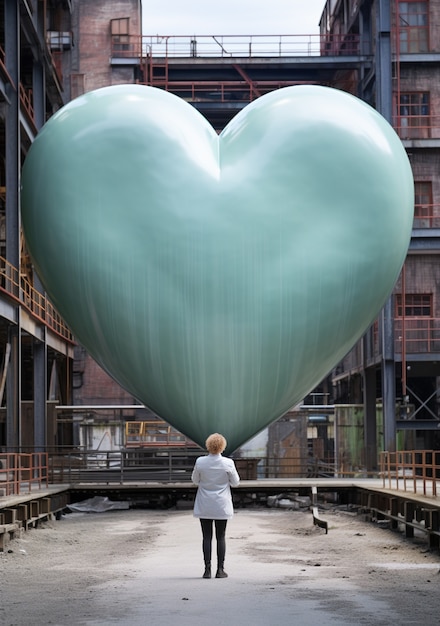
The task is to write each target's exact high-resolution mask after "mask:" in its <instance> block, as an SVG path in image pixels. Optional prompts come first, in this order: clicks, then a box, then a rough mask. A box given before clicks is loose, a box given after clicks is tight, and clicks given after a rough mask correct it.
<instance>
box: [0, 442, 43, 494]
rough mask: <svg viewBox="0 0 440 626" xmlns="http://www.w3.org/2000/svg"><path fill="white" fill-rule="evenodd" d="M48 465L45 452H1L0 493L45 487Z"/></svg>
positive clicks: (16, 492)
mask: <svg viewBox="0 0 440 626" xmlns="http://www.w3.org/2000/svg"><path fill="white" fill-rule="evenodd" d="M48 467H49V466H48V454H47V453H46V452H30V453H23V452H20V453H14V452H1V453H0V494H1V493H2V492H3V495H4V496H11V495H19V494H23V493H31V492H32V491H33V490H34V489H43V488H44V487H47V486H48V484H49V472H48Z"/></svg>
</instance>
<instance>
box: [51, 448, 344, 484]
mask: <svg viewBox="0 0 440 626" xmlns="http://www.w3.org/2000/svg"><path fill="white" fill-rule="evenodd" d="M203 454H204V452H203V451H202V450H201V449H200V448H199V447H192V448H190V447H187V448H182V447H179V446H173V447H171V446H153V447H150V448H142V449H140V448H136V449H135V448H124V449H121V450H107V451H104V450H87V451H81V450H75V451H71V452H64V453H59V454H53V455H50V457H49V480H50V482H51V483H55V484H62V483H68V484H71V485H77V484H87V483H89V484H90V483H104V484H122V483H130V482H137V483H139V482H190V480H191V474H192V470H193V468H194V463H195V460H196V458H197V457H198V456H201V455H203ZM235 463H236V465H237V469H238V471H239V474H240V476H241V478H242V480H257V479H278V478H317V477H321V478H322V477H328V478H330V477H332V476H335V475H336V473H335V465H334V464H333V463H331V462H328V463H327V462H324V461H319V460H317V459H310V458H309V457H306V456H304V457H298V458H294V459H286V458H275V457H259V458H237V459H235ZM338 475H339V476H341V474H338ZM347 476H350V477H352V476H353V473H349V474H347Z"/></svg>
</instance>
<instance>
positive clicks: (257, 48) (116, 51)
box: [112, 34, 361, 58]
mask: <svg viewBox="0 0 440 626" xmlns="http://www.w3.org/2000/svg"><path fill="white" fill-rule="evenodd" d="M360 49H361V41H360V37H359V35H353V34H348V35H335V34H327V35H197V36H196V35H194V36H190V35H144V36H137V35H114V36H113V37H112V57H113V58H133V57H143V58H147V57H173V58H176V57H180V58H188V57H203V58H233V57H236V58H243V57H247V58H249V57H255V58H256V57H295V56H298V57H310V56H345V55H348V56H353V55H359V53H360Z"/></svg>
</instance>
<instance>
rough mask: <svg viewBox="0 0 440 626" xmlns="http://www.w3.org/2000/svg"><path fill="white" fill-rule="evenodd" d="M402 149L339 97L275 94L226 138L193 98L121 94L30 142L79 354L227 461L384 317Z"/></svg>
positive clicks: (44, 223) (107, 92) (405, 190)
mask: <svg viewBox="0 0 440 626" xmlns="http://www.w3.org/2000/svg"><path fill="white" fill-rule="evenodd" d="M412 218H413V180H412V175H411V169H410V165H409V162H408V159H407V156H406V153H405V151H404V149H403V147H402V145H401V142H400V140H399V139H398V137H397V135H396V134H395V133H394V131H393V130H392V128H391V127H390V126H389V124H388V123H387V122H386V121H385V120H384V119H383V118H382V117H381V116H380V115H379V114H378V113H377V112H376V111H375V110H374V109H372V108H371V107H369V106H368V105H366V104H364V103H363V102H361V101H360V100H358V99H357V98H354V97H353V96H350V95H348V94H346V93H343V92H340V91H337V90H333V89H330V88H325V87H317V86H300V87H289V88H285V89H280V90H278V91H275V92H272V93H270V94H268V95H265V96H263V97H261V98H259V99H258V100H256V101H255V102H253V103H252V104H250V105H249V106H247V107H246V108H245V109H244V110H243V111H242V112H240V113H239V114H238V115H237V116H236V117H235V118H234V119H233V120H232V121H231V122H230V123H229V125H228V126H227V127H226V128H225V130H224V131H223V132H222V133H221V135H220V136H217V134H216V133H215V131H214V130H213V129H212V127H211V126H210V125H209V124H208V122H207V121H206V120H205V119H204V118H203V117H202V116H201V115H200V114H199V113H198V112H197V111H196V110H195V109H194V108H193V107H191V105H189V104H187V103H186V102H184V101H183V100H181V99H179V98H177V97H176V96H174V95H171V94H169V93H166V92H164V91H161V90H158V89H154V88H150V87H144V86H138V85H123V86H116V87H108V88H104V89H100V90H97V91H95V92H91V93H88V94H86V95H84V96H81V97H80V98H78V99H76V100H74V101H72V102H71V103H70V104H68V105H67V106H65V107H64V108H63V109H61V110H60V111H59V112H58V113H57V114H56V115H54V116H53V118H51V119H50V120H49V122H48V123H47V124H46V125H45V126H44V128H43V129H42V131H41V133H40V134H39V135H38V137H37V139H36V140H35V142H34V144H33V145H32V147H31V149H30V151H29V154H28V156H27V158H26V162H25V165H24V170H23V177H22V220H23V226H24V231H25V236H26V240H27V244H28V247H29V251H30V254H31V256H32V259H33V261H34V263H35V266H36V269H37V271H38V274H39V276H40V278H41V280H42V282H43V284H44V286H45V288H46V290H47V292H48V294H49V296H50V298H51V299H52V301H53V303H54V305H55V306H56V307H57V309H58V310H59V312H60V313H61V315H62V316H63V317H64V319H65V320H66V322H67V323H68V324H69V325H70V327H71V329H72V330H73V332H74V334H75V336H76V338H77V339H78V341H79V342H80V343H81V344H83V345H84V346H85V348H86V349H87V350H88V352H89V353H90V354H91V355H92V356H93V357H94V358H95V359H96V361H97V362H98V363H99V364H100V365H101V366H102V367H103V368H104V369H105V370H106V371H107V372H108V373H109V374H110V375H112V376H113V377H114V378H115V379H116V380H117V381H118V382H119V383H120V384H121V385H122V386H123V387H124V388H126V389H127V390H128V391H130V392H131V393H132V394H133V395H134V396H135V397H137V398H138V399H139V400H140V401H142V402H143V403H144V404H145V405H147V406H149V407H150V408H151V409H152V410H153V411H155V412H156V413H157V414H158V415H159V416H161V417H162V418H163V419H165V420H166V421H167V422H169V423H170V424H172V425H173V426H175V427H176V428H177V429H178V430H180V431H181V432H183V433H185V434H186V435H188V436H189V437H190V438H191V439H193V440H194V441H196V442H198V443H199V444H201V445H202V444H203V443H204V441H205V438H206V437H207V435H209V434H210V433H211V432H214V431H219V432H222V433H223V434H224V435H225V436H226V438H227V439H228V442H229V446H228V451H232V450H234V449H236V448H237V447H238V446H239V445H241V444H242V443H244V442H245V441H246V440H248V439H249V438H251V437H252V436H253V435H254V434H256V433H257V432H259V431H260V430H262V429H263V428H264V427H265V426H266V425H268V424H269V423H271V422H272V421H274V420H275V419H277V418H278V417H280V416H281V415H283V414H284V413H285V412H286V411H287V410H288V409H289V408H290V407H292V406H293V405H295V404H296V403H298V402H299V401H300V400H301V399H302V398H303V397H304V396H305V395H306V394H307V393H308V392H309V391H310V390H311V389H312V388H313V387H314V386H316V385H317V384H318V383H319V382H320V381H321V380H322V379H323V378H324V376H325V375H326V374H327V373H328V372H329V371H330V370H331V368H332V367H333V366H334V365H335V364H337V363H338V361H340V360H341V358H342V357H343V356H344V355H345V354H346V353H347V352H348V351H349V349H350V348H351V347H352V346H353V345H354V343H355V342H356V341H357V340H358V339H359V338H360V337H361V336H362V334H363V333H364V332H365V330H366V329H367V328H368V326H369V325H370V324H371V323H372V321H373V320H374V319H375V317H376V316H377V314H378V313H379V311H380V309H381V307H382V306H383V304H384V302H385V301H386V299H387V297H388V296H389V294H390V292H391V290H392V288H393V285H394V283H395V281H396V279H397V276H398V274H399V271H400V269H401V266H402V264H403V261H404V259H405V255H406V252H407V248H408V245H409V240H410V234H411V227H412Z"/></svg>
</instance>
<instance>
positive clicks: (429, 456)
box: [380, 450, 440, 496]
mask: <svg viewBox="0 0 440 626" xmlns="http://www.w3.org/2000/svg"><path fill="white" fill-rule="evenodd" d="M380 472H381V476H382V481H383V486H384V487H387V488H388V489H396V490H403V491H412V492H413V493H420V492H422V493H423V495H425V496H436V495H437V482H438V480H439V478H440V450H410V451H401V452H381V453H380Z"/></svg>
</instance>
